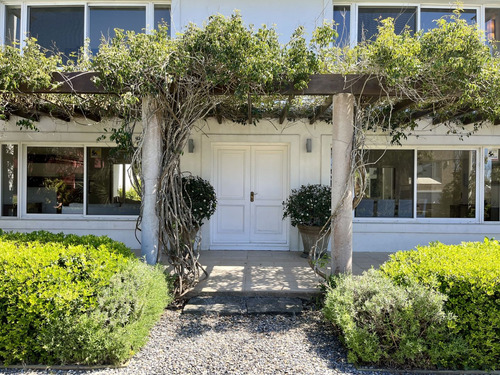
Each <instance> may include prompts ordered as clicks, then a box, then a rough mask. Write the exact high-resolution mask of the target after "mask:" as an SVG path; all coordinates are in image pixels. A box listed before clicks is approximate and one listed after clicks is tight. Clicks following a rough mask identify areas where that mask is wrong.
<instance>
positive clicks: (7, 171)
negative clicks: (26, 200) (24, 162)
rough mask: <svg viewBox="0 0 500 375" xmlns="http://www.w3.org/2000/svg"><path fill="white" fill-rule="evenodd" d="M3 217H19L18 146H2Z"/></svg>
mask: <svg viewBox="0 0 500 375" xmlns="http://www.w3.org/2000/svg"><path fill="white" fill-rule="evenodd" d="M1 160H2V167H1V168H2V216H17V168H18V165H17V145H2V156H1Z"/></svg>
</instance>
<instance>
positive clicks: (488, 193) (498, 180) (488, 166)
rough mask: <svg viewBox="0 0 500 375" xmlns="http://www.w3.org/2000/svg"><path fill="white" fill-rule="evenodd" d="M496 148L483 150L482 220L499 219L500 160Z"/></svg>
mask: <svg viewBox="0 0 500 375" xmlns="http://www.w3.org/2000/svg"><path fill="white" fill-rule="evenodd" d="M498 152H499V149H498V148H487V149H485V150H484V220H485V221H500V161H499V160H498Z"/></svg>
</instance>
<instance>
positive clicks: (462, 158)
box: [417, 150, 476, 218]
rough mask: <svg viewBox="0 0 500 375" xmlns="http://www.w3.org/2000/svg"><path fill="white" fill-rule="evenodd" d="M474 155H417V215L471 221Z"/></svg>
mask: <svg viewBox="0 0 500 375" xmlns="http://www.w3.org/2000/svg"><path fill="white" fill-rule="evenodd" d="M475 171H476V153H475V152H474V151H453V150H449V151H448V150H442V151H418V152H417V216H418V217H442V218H474V217H475V212H476V173H475Z"/></svg>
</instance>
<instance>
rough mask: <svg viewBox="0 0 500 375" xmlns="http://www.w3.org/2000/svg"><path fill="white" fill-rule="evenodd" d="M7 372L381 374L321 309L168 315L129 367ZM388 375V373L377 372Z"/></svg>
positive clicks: (108, 374)
mask: <svg viewBox="0 0 500 375" xmlns="http://www.w3.org/2000/svg"><path fill="white" fill-rule="evenodd" d="M0 373H5V374H36V375H40V374H67V375H69V374H93V375H122V374H123V375H125V374H127V375H128V374H130V375H132V374H133V375H142V374H145V375H146V374H147V375H153V374H168V375H176V374H182V375H188V374H196V375H201V374H217V375H218V374H258V375H265V374H273V375H274V374H290V375H299V374H307V375H313V374H314V375H315V374H321V375H323V374H324V375H327V374H365V375H368V374H375V372H367V371H363V372H360V371H357V370H356V369H355V368H354V367H352V366H350V365H348V364H347V363H346V355H345V351H344V350H343V349H342V347H341V345H340V344H339V342H338V341H337V339H335V336H334V335H333V333H332V330H331V327H330V326H329V325H328V324H326V323H324V322H323V321H322V320H321V314H320V313H319V312H317V311H306V312H304V313H302V314H301V315H298V316H283V315H233V316H216V315H209V316H206V315H191V314H180V313H179V312H175V311H166V312H165V314H164V315H163V317H162V319H161V321H160V322H159V323H158V324H157V325H156V327H155V328H154V329H153V330H152V332H151V338H150V340H149V343H148V344H147V345H146V346H145V347H144V348H143V350H142V351H141V352H139V353H138V354H137V355H136V356H134V357H133V358H132V359H131V360H130V363H129V365H128V367H126V368H122V369H105V370H93V371H56V370H51V371H33V370H10V369H4V370H0ZM376 374H378V375H382V374H383V373H381V372H379V373H376Z"/></svg>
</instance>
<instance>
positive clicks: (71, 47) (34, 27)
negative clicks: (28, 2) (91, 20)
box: [28, 7, 84, 57]
mask: <svg viewBox="0 0 500 375" xmlns="http://www.w3.org/2000/svg"><path fill="white" fill-rule="evenodd" d="M83 24H84V8H83V7H30V8H29V26H28V29H29V35H30V36H32V37H35V38H37V40H38V44H40V45H41V46H42V47H45V48H47V49H48V50H55V51H59V52H62V53H63V54H64V55H65V56H66V57H69V56H70V54H71V53H74V52H78V50H79V49H80V48H81V47H82V46H83V40H84V36H83ZM54 25H57V27H54Z"/></svg>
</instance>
